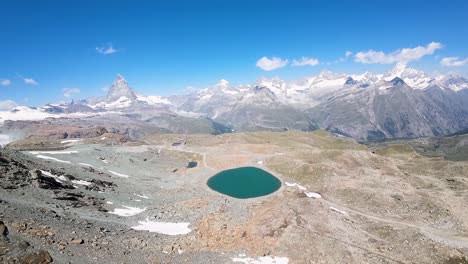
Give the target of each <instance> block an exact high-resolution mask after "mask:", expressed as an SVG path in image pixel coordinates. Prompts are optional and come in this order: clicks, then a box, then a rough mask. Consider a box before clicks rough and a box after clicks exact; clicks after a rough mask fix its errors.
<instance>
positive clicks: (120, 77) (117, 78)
mask: <svg viewBox="0 0 468 264" xmlns="http://www.w3.org/2000/svg"><path fill="white" fill-rule="evenodd" d="M115 80H116V81H125V78H124V77H123V76H122V75H121V74H120V73H117V77H116V78H115Z"/></svg>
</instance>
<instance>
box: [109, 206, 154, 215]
mask: <svg viewBox="0 0 468 264" xmlns="http://www.w3.org/2000/svg"><path fill="white" fill-rule="evenodd" d="M123 207H124V208H115V209H114V211H112V212H110V214H115V215H119V216H126V217H128V216H134V215H137V214H140V213H143V212H144V211H146V208H143V209H141V208H137V207H131V206H125V205H124V206H123Z"/></svg>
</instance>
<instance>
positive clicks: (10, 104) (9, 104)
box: [0, 100, 18, 111]
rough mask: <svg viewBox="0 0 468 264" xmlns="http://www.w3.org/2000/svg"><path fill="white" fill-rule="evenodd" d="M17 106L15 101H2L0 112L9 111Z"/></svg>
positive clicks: (0, 102)
mask: <svg viewBox="0 0 468 264" xmlns="http://www.w3.org/2000/svg"><path fill="white" fill-rule="evenodd" d="M16 106H18V105H17V104H16V103H15V101H12V100H5V101H0V111H9V110H11V109H13V108H15V107H16Z"/></svg>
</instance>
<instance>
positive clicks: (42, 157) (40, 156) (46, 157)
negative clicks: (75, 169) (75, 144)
mask: <svg viewBox="0 0 468 264" xmlns="http://www.w3.org/2000/svg"><path fill="white" fill-rule="evenodd" d="M36 158H40V159H46V160H53V161H56V162H61V163H71V162H70V161H67V160H59V159H56V158H52V157H48V156H44V155H37V156H36Z"/></svg>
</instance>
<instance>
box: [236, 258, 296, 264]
mask: <svg viewBox="0 0 468 264" xmlns="http://www.w3.org/2000/svg"><path fill="white" fill-rule="evenodd" d="M232 261H233V262H235V263H238V262H241V263H244V264H288V263H289V259H288V258H286V257H275V256H265V257H258V258H256V259H254V258H249V257H243V258H241V257H239V258H232Z"/></svg>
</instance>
